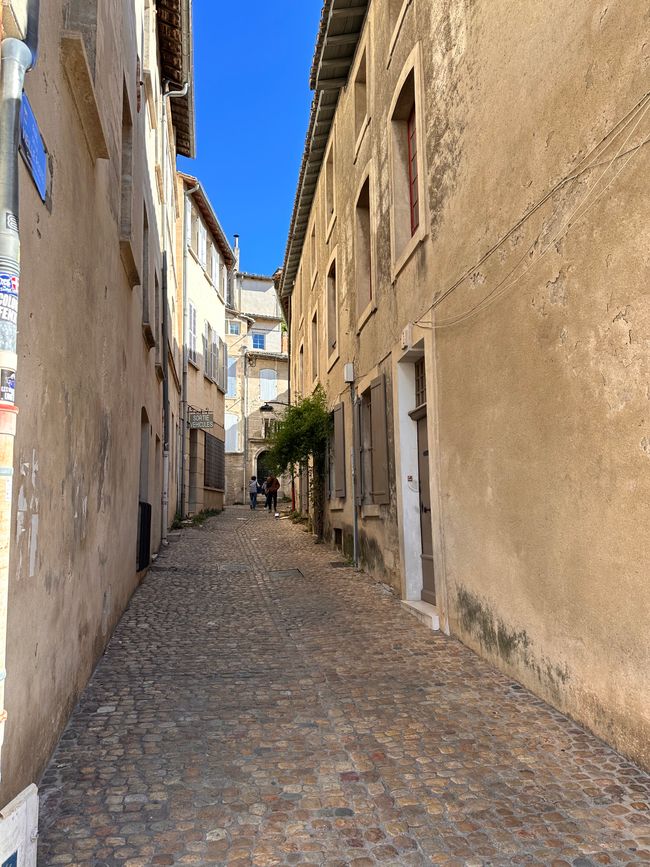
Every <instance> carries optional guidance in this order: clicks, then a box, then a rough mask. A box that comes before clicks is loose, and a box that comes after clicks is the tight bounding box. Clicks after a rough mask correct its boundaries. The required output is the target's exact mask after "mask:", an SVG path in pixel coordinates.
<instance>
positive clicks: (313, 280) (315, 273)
mask: <svg viewBox="0 0 650 867" xmlns="http://www.w3.org/2000/svg"><path fill="white" fill-rule="evenodd" d="M317 278H318V268H316V270H315V271H314V273H313V274H312V275H311V288H312V289H313V288H314V283H315V282H316V279H317Z"/></svg>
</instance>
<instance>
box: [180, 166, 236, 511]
mask: <svg viewBox="0 0 650 867" xmlns="http://www.w3.org/2000/svg"><path fill="white" fill-rule="evenodd" d="M178 187H179V190H178V198H179V201H181V202H182V203H183V205H182V209H181V216H180V217H179V223H180V224H179V227H178V232H177V238H178V242H179V245H181V246H182V253H181V254H180V255H179V260H182V274H183V278H182V281H181V290H180V296H181V297H180V299H179V304H178V305H177V307H178V309H179V310H180V311H181V316H182V317H183V321H184V332H185V338H184V361H183V382H184V383H185V393H186V395H187V397H186V403H187V405H186V406H185V407H184V412H183V413H182V418H181V431H180V451H181V455H182V460H181V464H182V470H181V474H182V475H181V477H180V478H179V481H178V487H179V502H178V512H179V514H180V515H181V516H183V517H185V516H187V515H195V514H197V513H198V512H202V511H204V510H206V509H217V510H219V511H220V510H221V509H223V506H224V493H225V453H224V408H225V405H224V393H225V391H226V381H227V370H228V350H227V346H226V341H225V335H226V331H225V328H226V315H225V314H226V293H227V291H228V283H229V280H230V272H231V270H232V268H233V265H234V262H235V257H234V253H233V251H232V249H231V247H230V245H229V244H228V241H227V240H226V236H225V234H224V232H223V229H222V228H221V225H220V223H219V220H218V218H217V215H216V214H215V212H214V209H213V207H212V205H211V204H210V201H209V200H208V197H207V195H206V193H205V190H204V189H203V187H202V186H201V184H200V183H199V181H198V180H197V179H196V178H193V177H190V176H189V175H185V174H182V173H179V174H178ZM206 414H207V416H206ZM204 416H205V417H204Z"/></svg>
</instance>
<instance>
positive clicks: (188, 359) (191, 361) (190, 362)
mask: <svg viewBox="0 0 650 867" xmlns="http://www.w3.org/2000/svg"><path fill="white" fill-rule="evenodd" d="M187 362H188V364H191V365H192V367H194V368H196V370H200V369H201V368H200V367H199V363H198V361H194V359H193V358H190V357H189V356H188V358H187Z"/></svg>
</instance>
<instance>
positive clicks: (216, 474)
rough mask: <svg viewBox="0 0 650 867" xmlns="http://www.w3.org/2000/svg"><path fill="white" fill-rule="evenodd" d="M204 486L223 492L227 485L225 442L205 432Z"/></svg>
mask: <svg viewBox="0 0 650 867" xmlns="http://www.w3.org/2000/svg"><path fill="white" fill-rule="evenodd" d="M203 466H204V470H203V485H204V487H206V488H216V489H217V490H219V491H223V490H224V488H225V483H226V458H225V452H224V443H223V440H219V439H217V438H216V437H214V436H212V434H209V433H207V431H206V432H205V454H204V465H203Z"/></svg>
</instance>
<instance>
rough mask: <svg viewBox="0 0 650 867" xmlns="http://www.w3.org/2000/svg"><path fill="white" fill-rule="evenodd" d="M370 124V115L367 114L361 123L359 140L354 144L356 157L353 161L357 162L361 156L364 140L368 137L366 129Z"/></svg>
mask: <svg viewBox="0 0 650 867" xmlns="http://www.w3.org/2000/svg"><path fill="white" fill-rule="evenodd" d="M369 126H370V116H369V115H366V116H365V118H364V119H363V122H362V124H361V129H360V130H359V135H358V136H357V141H356V143H355V145H354V159H353V162H355V163H356V161H357V159H358V157H359V151H360V150H361V145H362V144H363V140H364V139H365V137H366V130H367V129H368V127H369Z"/></svg>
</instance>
